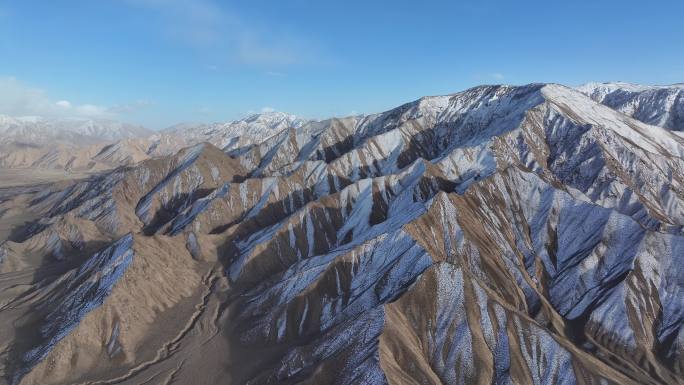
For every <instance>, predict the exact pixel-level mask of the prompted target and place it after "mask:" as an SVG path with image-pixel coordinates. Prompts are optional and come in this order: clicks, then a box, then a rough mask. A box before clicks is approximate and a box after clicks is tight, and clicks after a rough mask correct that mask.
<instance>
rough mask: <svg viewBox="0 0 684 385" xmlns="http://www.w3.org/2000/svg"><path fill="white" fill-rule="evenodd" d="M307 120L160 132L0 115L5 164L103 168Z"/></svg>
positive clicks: (241, 139) (243, 139)
mask: <svg viewBox="0 0 684 385" xmlns="http://www.w3.org/2000/svg"><path fill="white" fill-rule="evenodd" d="M305 122H306V121H305V120H303V119H300V118H298V117H296V116H294V115H291V114H286V113H282V112H266V113H261V114H254V115H250V116H248V117H246V118H243V119H239V120H235V121H231V122H222V123H211V124H180V125H176V126H173V127H170V128H168V129H165V130H162V131H161V132H156V133H155V132H152V131H150V130H147V129H145V128H142V127H139V126H133V125H129V124H125V123H120V122H114V121H95V120H49V119H43V118H33V117H31V118H27V117H23V118H11V117H7V116H1V115H0V168H27V167H36V168H47V169H65V170H72V171H96V170H104V169H109V168H114V167H117V166H121V165H128V164H132V163H135V162H139V161H141V160H144V159H147V158H149V157H154V156H163V155H171V154H174V153H176V152H178V151H179V150H180V149H182V148H184V147H188V146H192V145H195V144H198V143H203V142H207V143H211V144H213V145H215V146H217V147H219V148H221V149H223V150H226V151H228V150H233V149H237V148H240V147H243V146H249V145H251V144H253V143H256V142H258V141H261V140H263V139H266V138H268V137H270V136H272V135H274V134H276V133H278V132H280V131H282V130H284V129H287V128H298V127H301V126H302V125H303V124H304V123H305Z"/></svg>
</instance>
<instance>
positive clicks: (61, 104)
mask: <svg viewBox="0 0 684 385" xmlns="http://www.w3.org/2000/svg"><path fill="white" fill-rule="evenodd" d="M55 105H56V106H57V107H62V108H65V109H67V110H68V109H69V108H71V103H70V102H69V101H68V100H60V101H58V102H57V103H55Z"/></svg>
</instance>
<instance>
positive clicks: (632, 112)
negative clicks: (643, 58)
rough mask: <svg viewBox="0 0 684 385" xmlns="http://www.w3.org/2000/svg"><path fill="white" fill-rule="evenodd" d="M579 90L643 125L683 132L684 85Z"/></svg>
mask: <svg viewBox="0 0 684 385" xmlns="http://www.w3.org/2000/svg"><path fill="white" fill-rule="evenodd" d="M578 90H579V91H581V92H582V93H584V94H586V95H588V96H589V97H591V98H592V99H594V100H595V101H597V102H599V103H602V104H605V105H607V106H609V107H610V108H613V109H615V110H617V111H620V112H622V113H623V114H626V115H629V116H631V117H633V118H634V119H638V120H640V121H642V122H644V123H648V124H652V125H655V126H660V127H663V128H667V129H668V130H673V131H684V84H673V85H669V86H643V85H637V84H630V83H620V82H618V83H587V84H585V85H583V86H581V87H578Z"/></svg>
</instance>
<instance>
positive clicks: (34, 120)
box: [0, 115, 152, 145]
mask: <svg viewBox="0 0 684 385" xmlns="http://www.w3.org/2000/svg"><path fill="white" fill-rule="evenodd" d="M151 134H152V131H150V130H148V129H145V128H144V127H141V126H136V125H132V124H127V123H122V122H117V121H113V120H93V119H47V118H41V117H16V118H13V117H9V116H5V115H0V143H7V142H20V143H26V144H33V145H42V144H55V143H65V144H72V145H88V144H93V143H100V142H112V141H115V140H119V139H127V138H134V137H142V136H148V135H151Z"/></svg>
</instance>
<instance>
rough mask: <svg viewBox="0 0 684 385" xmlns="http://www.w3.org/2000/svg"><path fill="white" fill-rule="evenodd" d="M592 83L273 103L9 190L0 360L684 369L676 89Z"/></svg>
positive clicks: (161, 379)
mask: <svg viewBox="0 0 684 385" xmlns="http://www.w3.org/2000/svg"><path fill="white" fill-rule="evenodd" d="M606 87H607V86H604V88H606ZM611 87H613V88H616V87H619V85H612V86H611ZM595 89H597V90H599V91H592V90H594V88H591V87H590V86H585V88H582V89H581V91H582V92H585V93H586V95H585V94H584V93H582V92H580V91H578V90H574V89H571V88H567V87H565V86H561V85H556V84H531V85H527V86H519V87H512V86H482V87H476V88H472V89H469V90H466V91H464V92H460V93H456V94H452V95H448V96H435V97H425V98H422V99H420V100H417V101H415V102H412V103H408V104H405V105H402V106H400V107H398V108H395V109H393V110H390V111H387V112H384V113H379V114H374V115H367V116H357V117H349V118H342V119H337V118H334V119H329V120H324V121H303V120H298V119H295V118H293V117H292V116H291V115H286V114H281V115H278V114H274V115H272V116H273V119H276V118H277V119H276V120H273V119H271V120H269V119H266V120H264V119H261V118H254V119H252V120H249V119H247V120H245V121H244V124H243V123H240V125H235V126H230V127H231V128H230V130H229V133H230V134H227V133H226V132H228V131H221V133H220V134H216V132H215V129H217V128H216V127H202V128H197V129H194V130H193V131H192V137H193V138H195V137H201V138H215V139H212V140H211V141H212V143H214V144H218V145H219V147H220V148H219V147H216V146H214V145H213V144H210V143H201V144H196V145H193V146H190V147H187V148H184V149H183V150H181V151H180V152H178V153H176V154H173V155H167V156H161V157H154V158H149V159H145V160H143V161H141V162H139V163H136V164H133V165H129V166H124V167H119V168H116V169H114V170H111V171H106V172H103V173H99V174H95V175H92V176H90V177H88V178H87V179H84V180H81V181H76V182H60V183H54V184H46V185H40V186H37V187H36V186H33V187H15V188H13V189H12V190H5V191H2V190H0V220H6V221H9V220H12V219H13V218H14V219H15V220H16V216H17V215H18V214H17V213H22V214H23V215H25V216H26V220H24V221H23V222H27V223H26V224H25V225H23V226H20V227H16V226H15V227H14V228H13V231H12V232H11V233H10V234H9V235H8V236H6V237H5V238H7V240H5V241H4V242H2V243H0V287H2V294H1V296H0V327H1V329H2V330H3V331H4V332H3V338H2V339H0V355H1V356H0V360H1V362H2V364H1V365H0V376H1V377H2V378H3V381H5V382H6V383H8V384H72V383H79V384H105V383H107V384H109V383H117V384H141V383H145V384H171V383H177V384H200V383H201V384H214V383H227V384H294V383H307V384H328V383H330V384H385V383H389V384H493V383H495V384H621V385H623V384H675V383H684V328H682V324H683V322H684V290H683V288H684V139H683V138H682V137H681V136H679V135H678V134H677V133H675V132H673V131H676V130H681V127H680V126H678V125H677V124H679V123H677V122H679V118H678V117H676V116H679V115H676V114H675V112H676V109H677V108H679V107H677V106H678V104H676V103H674V102H672V101H673V100H674V99H673V98H675V99H677V100H679V98H680V97H679V96H671V93H662V95H661V96H663V97H658V95H660V94H658V92H660V91H658V90H659V89H660V88H659V89H657V90H656V89H653V90H652V89H650V88H649V89H648V90H646V91H644V90H641V91H640V92H647V94H642V96H638V95H637V96H633V97H634V98H635V99H630V101H626V102H624V103H622V104H620V106H622V107H620V106H617V105H615V103H611V102H609V101H610V100H615V99H612V98H613V97H611V96H610V95H612V94H611V93H610V92H614V91H610V92H608V91H606V92H608V94H607V95H608V96H605V92H603V91H605V90H603V88H600V87H598V86H595ZM611 89H612V88H611ZM672 89H675V90H676V89H677V86H674V87H673V88H672ZM601 90H603V91H601ZM630 90H631V88H630ZM649 90H650V91H649ZM628 91H629V90H628ZM628 91H624V92H628ZM602 92H603V93H602ZM629 92H631V91H629ZM634 92H637V91H634ZM648 92H651V93H653V95H651V94H648ZM672 92H674V94H675V95H680V94H681V93H680V94H677V92H678V91H676V92H675V91H672ZM587 95H589V96H587ZM601 95H603V96H601ZM643 95H646V96H643ZM649 95H650V96H649ZM630 97H632V96H630ZM644 98H647V100H648V103H650V104H648V103H646V102H643V101H639V102H638V103H637V102H636V101H633V100H645V99H644ZM671 102H672V103H671ZM627 103H629V105H632V106H637V105H638V107H635V108H636V110H634V111H633V113H629V111H632V110H629V111H628V110H626V107H624V105H626V104H627ZM668 103H669V104H668ZM672 106H675V107H672ZM648 108H651V109H652V110H653V111H655V112H653V113H652V114H648V113H646V112H642V110H644V109H648ZM666 110H667V111H669V112H667V116H664V115H663V113H661V112H662V111H666ZM677 111H678V110H677ZM658 114H660V115H658ZM656 115H657V116H656ZM644 117H646V118H644ZM647 118H648V119H647ZM637 119H639V120H637ZM249 124H258V125H259V126H256V127H257V128H258V129H251V128H250V127H253V126H250V125H249ZM650 124H657V125H659V126H656V125H650ZM262 126H263V127H266V126H268V127H269V132H270V133H271V134H272V135H269V136H268V137H267V138H265V139H264V140H261V141H259V140H257V137H259V136H260V135H256V134H254V132H257V131H258V130H259V129H261V128H259V127H262ZM235 127H239V130H238V129H237V128H235ZM241 130H243V131H241ZM255 130H256V131H255ZM238 131H240V132H241V133H242V134H241V135H242V136H235V135H238ZM259 132H261V131H259ZM253 134H254V135H253ZM163 135H170V134H169V133H165V134H163ZM231 135H232V136H231ZM250 135H252V136H250ZM233 138H237V139H233ZM202 140H205V139H202ZM206 140H209V139H206ZM193 141H197V140H195V139H192V140H188V143H191V142H193ZM29 217H30V218H29Z"/></svg>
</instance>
